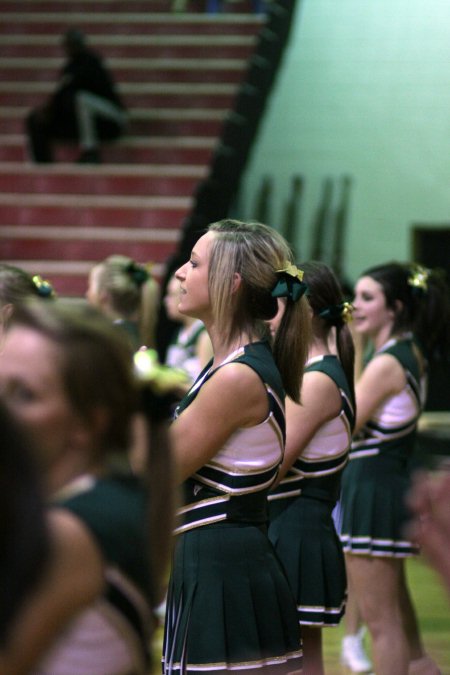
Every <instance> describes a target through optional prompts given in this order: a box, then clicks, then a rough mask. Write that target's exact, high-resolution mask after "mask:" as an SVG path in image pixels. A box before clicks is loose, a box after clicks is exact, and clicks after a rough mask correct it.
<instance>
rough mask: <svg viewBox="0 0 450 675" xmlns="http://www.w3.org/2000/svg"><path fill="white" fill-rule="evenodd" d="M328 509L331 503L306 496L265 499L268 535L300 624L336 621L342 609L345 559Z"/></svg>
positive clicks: (322, 623)
mask: <svg viewBox="0 0 450 675" xmlns="http://www.w3.org/2000/svg"><path fill="white" fill-rule="evenodd" d="M332 510H333V504H332V503H331V502H326V501H321V500H318V499H314V498H309V497H294V498H289V499H277V500H273V501H271V502H270V506H269V513H270V527H269V537H270V539H271V541H272V543H273V545H274V547H275V550H276V552H277V555H278V557H279V558H280V560H281V562H282V563H283V566H284V568H285V570H286V574H287V576H288V579H289V582H290V584H291V588H292V589H293V592H294V595H295V598H296V601H297V612H298V617H299V621H300V623H301V624H303V625H309V626H317V627H321V626H337V625H338V624H339V622H340V620H341V618H342V616H343V614H344V611H345V603H346V598H347V577H346V573H345V561H344V554H343V552H342V545H341V542H340V541H339V537H338V535H337V533H336V529H335V526H334V522H333V518H332V515H331V514H332Z"/></svg>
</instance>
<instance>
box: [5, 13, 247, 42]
mask: <svg viewBox="0 0 450 675" xmlns="http://www.w3.org/2000/svg"><path fill="white" fill-rule="evenodd" d="M257 25H259V24H258V23H257V22H256V21H255V20H254V19H253V18H252V17H250V20H248V18H247V16H246V15H236V16H234V15H230V14H218V15H217V17H215V19H214V20H211V18H210V17H209V16H208V15H202V14H183V15H178V14H171V15H164V14H159V15H158V14H154V15H151V14H146V13H135V14H131V13H127V14H126V18H124V16H123V15H121V14H120V13H108V14H104V13H101V12H100V13H93V12H89V13H88V12H79V13H69V12H67V13H66V12H54V13H45V14H39V13H35V14H33V13H31V12H30V13H25V12H17V13H14V12H10V13H8V12H5V13H3V16H2V22H1V23H0V34H2V35H9V34H11V33H17V32H20V33H21V34H27V35H39V34H42V33H49V34H55V35H60V36H61V35H63V34H64V32H65V31H66V30H67V28H68V27H70V26H76V27H77V28H79V29H80V30H83V31H84V32H85V33H86V34H87V36H88V37H89V35H90V33H92V32H95V33H96V34H103V35H104V34H111V32H112V31H113V32H114V33H115V34H117V35H128V34H130V35H132V34H133V33H135V32H136V31H137V30H138V31H139V33H140V34H143V35H149V36H152V35H168V34H170V35H172V36H174V35H188V34H192V33H195V34H199V35H204V36H208V35H209V36H215V35H228V34H231V35H254V34H255V32H256V28H255V27H256V26H257ZM18 28H20V31H18Z"/></svg>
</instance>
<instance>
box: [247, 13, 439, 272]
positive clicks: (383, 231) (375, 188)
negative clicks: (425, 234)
mask: <svg viewBox="0 0 450 675" xmlns="http://www.w3.org/2000/svg"><path fill="white" fill-rule="evenodd" d="M294 174H300V175H302V176H303V177H304V181H305V183H304V186H305V187H304V194H303V200H302V202H301V209H300V229H299V234H298V238H297V242H296V244H297V248H298V257H299V258H307V257H309V256H310V255H311V230H312V223H313V220H314V216H315V212H316V209H317V206H318V201H319V198H320V194H321V190H322V186H323V181H324V179H325V178H326V177H330V178H332V179H333V181H335V182H336V185H337V183H338V182H339V181H340V179H341V177H342V176H343V175H346V174H348V175H351V176H352V177H353V181H354V182H353V189H352V193H351V202H350V210H349V214H348V231H347V236H346V243H345V263H344V268H345V271H346V273H347V275H348V276H349V277H350V279H353V280H354V279H355V278H356V277H357V275H358V274H359V272H361V271H362V270H363V269H364V268H365V267H367V266H368V265H372V264H376V263H380V262H383V261H385V260H388V259H392V258H398V259H404V260H406V259H411V257H412V228H413V226H414V225H415V224H418V223H420V224H422V223H429V224H430V226H435V227H448V223H449V222H450V1H449V0H297V13H296V18H295V24H294V26H293V30H292V34H291V40H290V45H289V47H288V49H287V51H286V53H285V57H284V61H283V67H282V70H281V72H280V73H279V75H278V78H277V83H276V86H275V89H274V91H273V93H272V96H271V98H270V101H269V104H268V108H267V112H266V115H265V118H264V121H263V123H262V125H261V128H260V132H259V137H258V142H257V144H256V146H255V148H254V150H253V153H252V157H251V160H250V162H249V165H248V169H247V172H246V176H245V178H244V183H243V186H244V187H243V192H242V196H241V200H240V204H241V216H242V217H252V216H253V215H254V214H253V213H252V209H253V204H254V202H255V199H256V195H257V191H258V189H259V186H260V184H261V180H262V178H263V177H264V176H267V175H268V176H270V177H272V179H273V204H272V209H271V212H270V213H271V224H274V225H277V223H278V222H279V221H280V219H281V218H282V212H283V208H284V204H285V202H286V199H287V197H288V193H289V187H290V182H291V178H292V176H293V175H294ZM337 198H338V192H337V190H336V191H335V192H334V197H333V202H337ZM327 242H328V243H327V246H328V248H329V242H330V235H328V236H327ZM449 257H450V252H449ZM328 262H330V259H329V260H328Z"/></svg>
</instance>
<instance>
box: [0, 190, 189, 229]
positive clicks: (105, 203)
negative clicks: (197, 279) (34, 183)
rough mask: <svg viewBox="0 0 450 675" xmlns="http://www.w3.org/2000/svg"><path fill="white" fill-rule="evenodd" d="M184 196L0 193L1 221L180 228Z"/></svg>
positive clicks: (184, 211)
mask: <svg viewBox="0 0 450 675" xmlns="http://www.w3.org/2000/svg"><path fill="white" fill-rule="evenodd" d="M190 202H191V200H190V199H189V198H186V197H124V196H119V197H115V196H111V195H107V196H105V197H98V196H91V195H42V194H34V195H33V194H31V195H30V194H27V195H23V194H22V195H20V196H19V195H17V194H0V209H1V212H2V222H3V223H17V224H18V225H29V226H39V225H42V224H46V225H51V226H57V225H60V224H61V223H64V224H65V225H67V226H73V227H75V226H78V227H133V228H136V227H137V228H152V227H156V228H173V227H179V226H180V224H181V223H182V221H183V218H184V217H185V216H186V214H187V212H188V210H189V208H190Z"/></svg>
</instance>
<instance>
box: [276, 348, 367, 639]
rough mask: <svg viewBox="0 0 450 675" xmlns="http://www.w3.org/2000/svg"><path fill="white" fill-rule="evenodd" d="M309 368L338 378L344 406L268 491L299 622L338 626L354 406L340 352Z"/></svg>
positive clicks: (278, 546)
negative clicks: (341, 503)
mask: <svg viewBox="0 0 450 675" xmlns="http://www.w3.org/2000/svg"><path fill="white" fill-rule="evenodd" d="M305 372H306V373H310V372H321V373H324V374H325V375H327V376H328V377H330V378H331V379H332V380H333V382H334V383H335V385H336V387H337V388H338V390H339V393H340V396H341V410H340V412H339V414H338V415H337V416H336V417H335V418H333V419H332V420H329V421H328V422H326V423H325V424H323V425H322V427H321V428H320V429H319V430H318V431H317V432H316V433H315V434H314V436H313V438H312V439H311V440H310V442H309V443H308V445H307V446H306V448H305V449H304V450H303V452H302V454H301V455H300V457H298V458H297V459H296V461H295V462H294V464H293V466H292V467H291V469H290V470H289V471H288V472H287V474H286V476H285V477H284V479H283V480H282V481H281V482H280V483H279V485H278V486H277V487H276V488H275V489H274V490H273V491H272V492H271V494H270V495H269V505H270V506H269V514H270V527H269V537H270V539H271V541H272V543H273V545H274V547H275V550H276V552H277V554H278V556H279V558H280V559H281V561H282V563H283V565H284V567H285V570H286V572H287V575H288V578H289V581H290V584H291V587H292V589H293V591H294V594H295V597H296V601H297V612H298V619H299V622H300V623H301V624H304V625H309V626H318V627H319V626H336V625H337V624H338V623H339V621H340V620H341V618H342V616H343V614H344V610H345V601H346V596H347V579H346V573H345V562H344V556H343V553H342V545H341V543H340V541H339V537H338V535H337V533H336V530H335V526H334V522H333V518H332V515H331V514H332V511H333V508H334V506H335V504H336V501H337V499H338V497H339V491H340V482H341V475H342V472H343V470H344V467H345V466H346V464H347V460H348V451H349V448H350V442H351V434H352V429H353V426H354V406H353V402H352V397H351V393H350V389H349V386H348V383H347V379H346V377H345V373H344V371H343V369H342V366H341V363H340V361H339V360H338V359H337V357H336V356H331V355H323V356H317V357H314V358H312V359H310V360H309V361H308V362H307V364H306V368H305Z"/></svg>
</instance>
